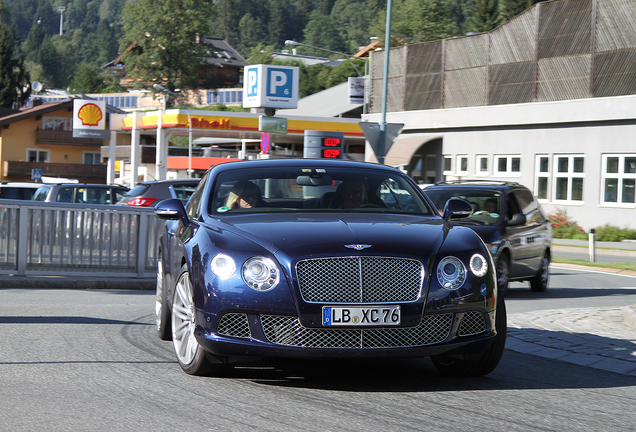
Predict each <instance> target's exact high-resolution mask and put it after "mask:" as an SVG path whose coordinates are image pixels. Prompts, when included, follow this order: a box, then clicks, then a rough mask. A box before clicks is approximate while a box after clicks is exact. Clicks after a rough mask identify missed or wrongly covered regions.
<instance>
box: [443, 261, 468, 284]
mask: <svg viewBox="0 0 636 432" xmlns="http://www.w3.org/2000/svg"><path fill="white" fill-rule="evenodd" d="M437 280H438V281H439V283H440V284H441V285H442V286H443V287H444V288H446V289H457V288H459V287H461V286H462V285H463V284H464V281H465V280H466V267H464V264H463V263H462V262H461V261H460V260H459V259H457V258H455V257H446V258H444V259H443V260H441V261H440V263H439V265H438V266H437Z"/></svg>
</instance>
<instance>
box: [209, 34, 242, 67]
mask: <svg viewBox="0 0 636 432" xmlns="http://www.w3.org/2000/svg"><path fill="white" fill-rule="evenodd" d="M203 42H205V43H207V44H210V45H212V47H213V52H212V53H211V56H210V57H206V58H205V59H204V60H205V61H206V62H207V63H210V64H214V65H217V66H220V67H223V66H225V65H230V66H235V67H241V66H244V65H245V64H247V60H245V58H243V56H242V55H240V54H239V53H238V52H237V51H236V50H235V49H234V48H232V47H231V46H230V44H228V43H227V42H226V41H225V40H224V39H222V38H217V37H208V36H206V37H204V38H203Z"/></svg>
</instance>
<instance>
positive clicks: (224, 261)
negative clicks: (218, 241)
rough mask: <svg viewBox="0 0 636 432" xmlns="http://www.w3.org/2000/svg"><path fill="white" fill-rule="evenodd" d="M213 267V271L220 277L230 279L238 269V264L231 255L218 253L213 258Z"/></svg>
mask: <svg viewBox="0 0 636 432" xmlns="http://www.w3.org/2000/svg"><path fill="white" fill-rule="evenodd" d="M210 265H211V267H212V272H214V274H215V275H217V276H218V277H219V278H220V279H229V278H231V277H232V275H233V274H234V271H236V264H234V260H233V259H232V257H230V256H229V255H225V254H216V255H215V256H214V258H212V263H211V264H210Z"/></svg>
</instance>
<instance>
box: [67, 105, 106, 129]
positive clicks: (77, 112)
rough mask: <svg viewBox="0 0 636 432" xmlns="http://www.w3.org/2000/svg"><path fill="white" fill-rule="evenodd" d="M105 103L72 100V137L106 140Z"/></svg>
mask: <svg viewBox="0 0 636 432" xmlns="http://www.w3.org/2000/svg"><path fill="white" fill-rule="evenodd" d="M105 129H106V102H104V101H99V100H82V99H75V100H73V136H74V137H85V138H107V137H108V134H109V132H108V131H107V130H105Z"/></svg>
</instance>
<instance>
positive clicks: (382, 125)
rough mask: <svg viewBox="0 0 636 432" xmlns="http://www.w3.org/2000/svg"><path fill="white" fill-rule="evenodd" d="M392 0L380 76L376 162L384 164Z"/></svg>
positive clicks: (390, 1)
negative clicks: (380, 89)
mask: <svg viewBox="0 0 636 432" xmlns="http://www.w3.org/2000/svg"><path fill="white" fill-rule="evenodd" d="M392 9H393V2H392V0H388V1H387V5H386V32H385V34H384V75H383V77H382V118H381V120H380V142H379V145H378V155H377V157H378V162H379V163H380V164H382V165H384V147H385V146H384V142H385V140H386V99H387V89H388V85H389V51H390V50H391V13H392Z"/></svg>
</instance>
